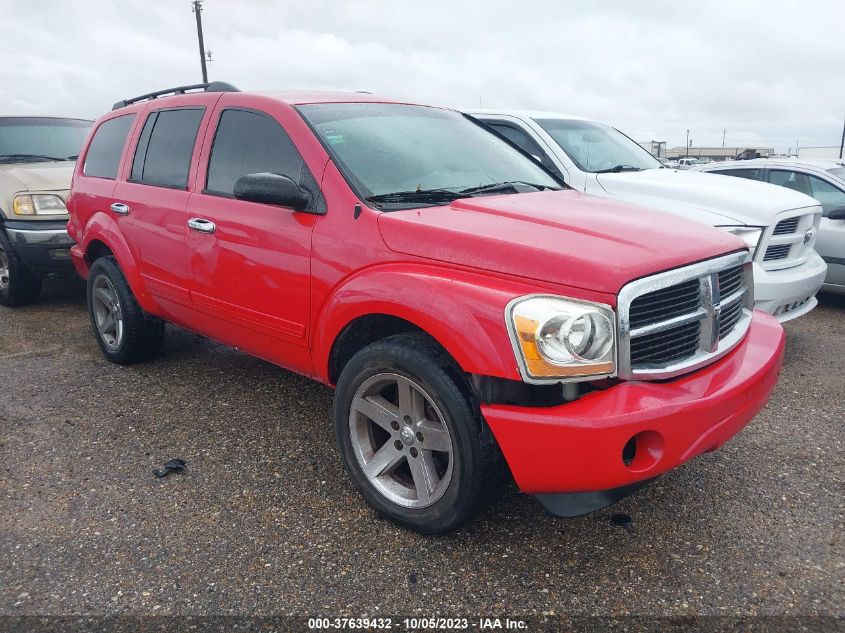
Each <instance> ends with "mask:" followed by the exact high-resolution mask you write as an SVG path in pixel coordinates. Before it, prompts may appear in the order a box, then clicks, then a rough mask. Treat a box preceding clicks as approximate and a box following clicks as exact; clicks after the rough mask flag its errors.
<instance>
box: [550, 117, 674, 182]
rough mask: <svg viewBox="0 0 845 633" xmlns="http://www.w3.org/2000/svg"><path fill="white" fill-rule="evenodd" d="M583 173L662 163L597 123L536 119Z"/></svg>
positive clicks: (643, 166)
mask: <svg viewBox="0 0 845 633" xmlns="http://www.w3.org/2000/svg"><path fill="white" fill-rule="evenodd" d="M535 121H537V123H538V124H539V125H540V127H542V128H543V129H544V130H546V132H548V133H549V135H550V136H551V137H552V138H553V139H554V140H555V142H556V143H557V144H558V145H560V146H561V148H562V149H563V151H564V152H566V155H567V156H569V158H571V159H572V162H574V163H575V164H576V165H577V166H578V168H579V169H580V170H581V171H587V172H592V173H595V172H599V171H626V168H630V169H632V170H639V169H657V168H659V167H660V162H659V161H658V160H657V159H656V158H654V157H653V156H652V155H651V154H649V153H648V152H647V151H646V150H644V149H643V148H642V147H640V146H639V145H637V144H636V143H635V142H634V141H632V140H631V139H629V138H628V137H627V136H625V135H624V134H622V132H620V131H619V130H617V129H615V128H612V127H610V126H609V125H605V124H604V123H598V122H596V121H579V120H577V119H535Z"/></svg>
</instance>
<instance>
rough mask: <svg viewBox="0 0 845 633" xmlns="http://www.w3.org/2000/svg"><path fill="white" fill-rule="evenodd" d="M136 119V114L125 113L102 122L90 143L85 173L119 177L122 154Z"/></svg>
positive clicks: (111, 177)
mask: <svg viewBox="0 0 845 633" xmlns="http://www.w3.org/2000/svg"><path fill="white" fill-rule="evenodd" d="M134 120H135V115H134V114H124V115H123V116H118V117H115V118H113V119H109V120H108V121H103V123H101V124H100V127H98V128H97V131H96V132H95V133H94V138H92V139H91V143H90V144H89V145H88V151H87V152H86V154H85V165H83V167H82V173H83V175H85V176H94V177H97V178H108V179H110V180H114V179H115V178H117V167H118V165H119V164H120V156H121V155H122V154H123V146H124V145H125V144H126V137H127V136H128V135H129V128H130V127H131V126H132V121H134Z"/></svg>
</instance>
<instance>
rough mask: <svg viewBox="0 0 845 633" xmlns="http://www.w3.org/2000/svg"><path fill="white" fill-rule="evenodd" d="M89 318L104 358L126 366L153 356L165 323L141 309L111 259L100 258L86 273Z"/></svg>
mask: <svg viewBox="0 0 845 633" xmlns="http://www.w3.org/2000/svg"><path fill="white" fill-rule="evenodd" d="M86 297H87V300H88V316H89V317H90V319H91V327H92V328H93V330H94V335H95V336H96V337H97V343H99V345H100V350H102V352H103V355H104V356H105V357H106V358H108V359H109V360H110V361H112V362H113V363H117V364H119V365H126V364H130V363H136V362H138V361H141V360H145V359H147V358H150V357H152V356H154V355H156V354H157V353H158V352H159V351H160V350H161V346H162V344H163V343H164V321H162V320H161V319H159V318H158V317H155V316H153V315H151V314H148V313H147V312H144V310H143V309H142V308H141V306H140V305H138V301H137V300H136V299H135V295H134V294H133V293H132V289H131V288H130V287H129V284H128V283H127V281H126V277H125V276H124V274H123V271H121V270H120V266H118V264H117V261H116V260H115V259H114V257H101V258H99V259H98V260H96V261H95V262H94V264H93V265H92V266H91V270H90V271H89V272H88V287H87V292H86Z"/></svg>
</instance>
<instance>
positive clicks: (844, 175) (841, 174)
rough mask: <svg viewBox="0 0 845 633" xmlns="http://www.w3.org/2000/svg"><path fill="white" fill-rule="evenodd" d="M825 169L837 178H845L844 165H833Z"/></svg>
mask: <svg viewBox="0 0 845 633" xmlns="http://www.w3.org/2000/svg"><path fill="white" fill-rule="evenodd" d="M827 171H829V172H830V173H831V174H833V175H834V176H838V177H839V178H842V180H845V167H834V168H833V169H828V170H827Z"/></svg>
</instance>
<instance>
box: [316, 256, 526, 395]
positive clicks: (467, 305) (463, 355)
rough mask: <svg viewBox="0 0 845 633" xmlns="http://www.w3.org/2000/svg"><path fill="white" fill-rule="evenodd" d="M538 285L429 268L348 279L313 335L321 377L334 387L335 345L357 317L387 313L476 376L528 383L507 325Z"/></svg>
mask: <svg viewBox="0 0 845 633" xmlns="http://www.w3.org/2000/svg"><path fill="white" fill-rule="evenodd" d="M536 291H537V285H536V283H535V284H531V285H528V284H526V283H523V282H520V281H514V280H508V279H502V278H498V277H493V276H488V275H484V274H479V273H473V272H467V271H461V270H456V269H454V268H447V267H443V266H437V265H430V264H425V263H409V262H401V263H392V264H385V265H381V266H378V267H376V268H367V269H364V270H361V271H358V272H357V273H355V274H354V275H352V276H351V277H347V278H346V279H345V280H343V281H342V282H341V283H340V284H339V285H338V286H336V287H335V289H334V290H333V291H332V292H331V294H330V295H329V296H328V298H327V300H326V301H325V303H324V304H323V307H322V308H321V309H320V311H319V313H317V319H316V326H315V328H314V330H313V333H312V340H311V347H312V359H313V362H314V369H315V372H316V374H317V375H316V377H317V379H318V380H321V381H322V382H324V383H327V384H328V383H329V382H330V380H329V357H330V354H331V349H332V346H333V344H334V341H335V340H336V339H337V337H338V335H339V334H340V333H341V332H342V331H343V329H344V328H345V327H346V326H347V325H349V324H350V323H351V322H352V321H354V320H355V319H357V318H359V317H362V316H367V315H371V314H386V315H389V316H395V317H399V318H401V319H404V320H406V321H409V322H410V323H413V324H414V325H416V326H417V327H419V328H420V329H421V330H423V331H424V332H426V333H427V334H429V335H430V336H432V337H433V338H434V339H435V340H437V341H438V343H440V345H442V346H443V347H444V349H446V351H447V352H449V354H451V356H452V358H454V359H455V360H456V361H457V363H458V364H459V365H460V366H461V368H462V369H463V370H464V371H466V372H468V373H474V374H483V375H487V376H497V377H500V378H508V379H511V380H520V375H519V369H518V366H517V363H516V358H515V356H514V351H513V347H512V345H511V342H510V338H509V336H508V333H507V328H506V326H505V316H504V315H505V306H506V305H507V303H508V302H509V301H510V300H511V299H513V298H515V297H518V296H520V295H522V294H529V293H531V292H536Z"/></svg>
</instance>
